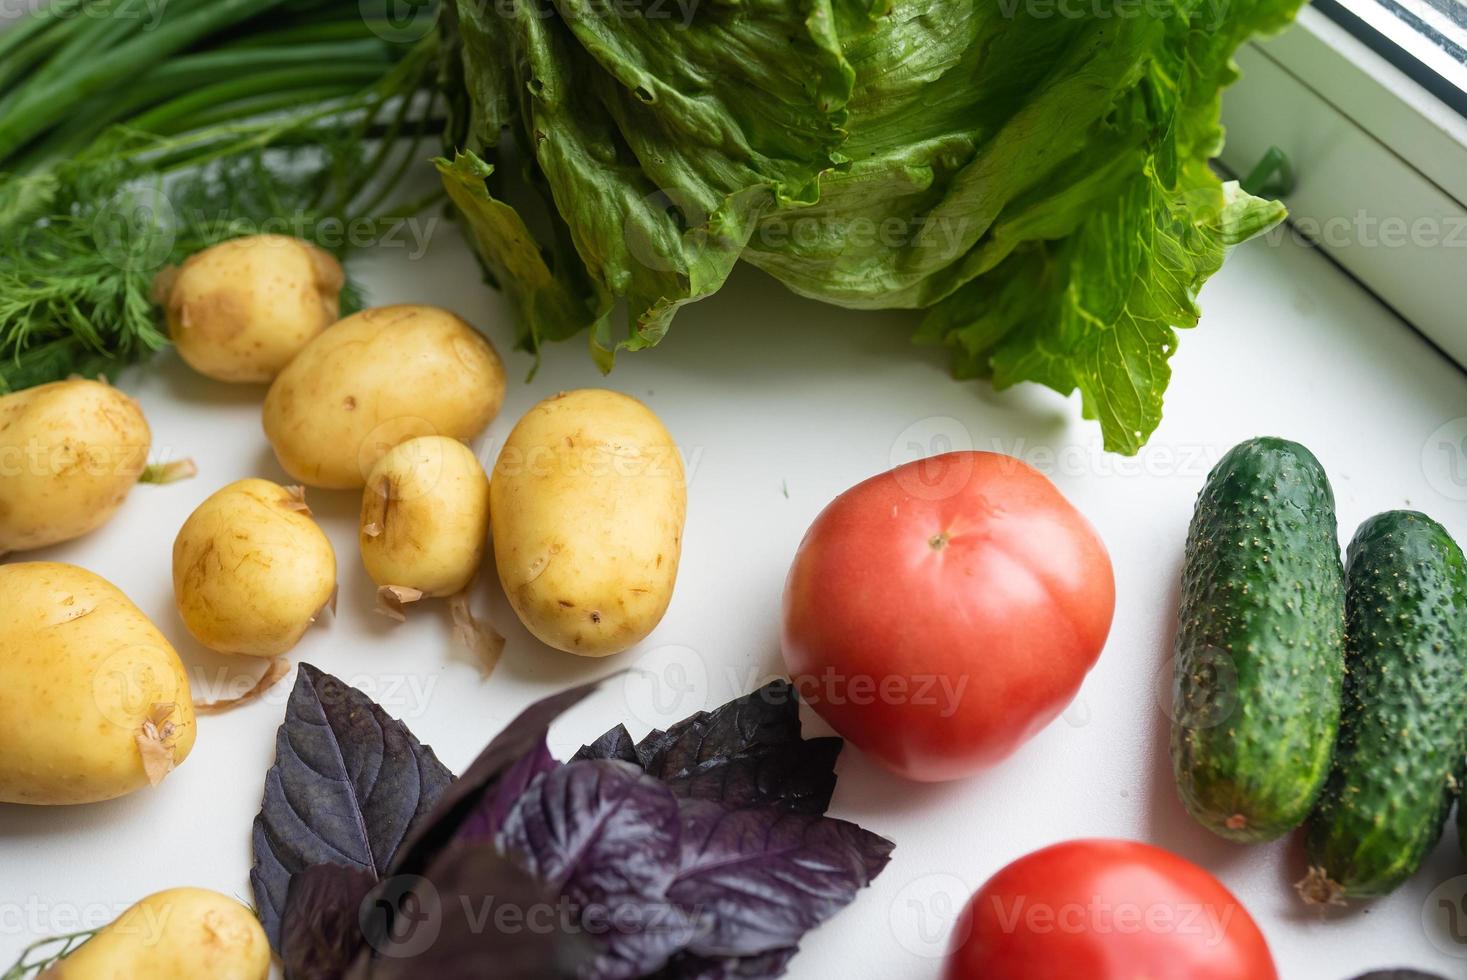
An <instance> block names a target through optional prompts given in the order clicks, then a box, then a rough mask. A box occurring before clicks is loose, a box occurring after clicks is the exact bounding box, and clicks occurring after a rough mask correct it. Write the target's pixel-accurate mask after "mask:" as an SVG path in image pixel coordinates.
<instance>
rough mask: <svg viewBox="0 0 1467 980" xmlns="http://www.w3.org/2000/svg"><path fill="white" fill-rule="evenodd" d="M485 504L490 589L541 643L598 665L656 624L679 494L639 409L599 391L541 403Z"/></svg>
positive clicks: (504, 455) (519, 428)
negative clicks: (494, 586) (495, 587)
mask: <svg viewBox="0 0 1467 980" xmlns="http://www.w3.org/2000/svg"><path fill="white" fill-rule="evenodd" d="M489 497H490V504H489V513H490V525H491V528H492V531H493V540H494V558H495V564H496V565H497V566H498V569H499V580H500V582H501V583H502V584H503V586H504V592H505V595H507V596H508V597H509V602H510V605H511V606H513V607H514V611H515V613H516V614H518V616H519V617H520V620H521V621H522V622H523V623H524V624H525V627H526V628H527V629H529V631H530V632H531V633H533V634H534V635H535V636H536V637H538V638H539V639H540V640H541V641H543V642H545V643H547V644H549V645H550V646H553V647H555V648H556V649H559V650H565V651H567V652H569V653H576V654H580V655H581V656H587V657H602V656H606V655H608V654H613V653H619V652H620V651H622V650H625V649H627V648H628V647H630V646H632V645H633V644H634V643H636V642H638V641H639V640H641V639H642V638H643V637H644V636H646V635H647V634H648V633H650V632H652V630H653V628H654V627H656V625H657V624H658V622H660V621H661V619H662V615H663V613H665V612H666V611H667V605H668V603H669V602H670V601H671V599H672V588H673V583H674V581H675V580H676V578H677V566H678V558H679V556H680V554H681V550H682V533H683V519H684V516H685V515H686V512H687V486H686V482H685V479H684V476H683V464H682V457H681V456H680V455H679V454H678V450H677V446H676V445H674V444H673V441H672V437H671V436H669V435H668V433H667V430H666V429H665V428H663V426H662V423H661V422H660V421H659V420H658V418H657V416H655V415H653V414H652V412H651V410H649V409H648V408H647V407H646V406H645V405H643V404H642V403H641V402H639V401H637V400H636V399H635V398H629V397H627V396H626V395H622V394H618V393H616V392H613V391H602V390H599V389H583V390H580V391H571V392H564V393H562V394H559V395H556V396H554V397H553V398H547V399H546V400H545V401H542V402H541V403H540V404H538V405H536V406H535V407H534V408H532V409H530V411H529V412H528V413H526V415H525V417H524V418H522V419H520V421H519V424H517V425H516V426H515V427H514V431H512V432H511V433H510V435H509V439H508V440H507V441H506V442H505V444H504V449H503V450H502V451H501V452H500V454H499V459H498V461H497V462H496V463H495V465H494V474H493V476H492V477H491V479H490V488H489Z"/></svg>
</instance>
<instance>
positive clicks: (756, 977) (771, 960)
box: [653, 946, 800, 980]
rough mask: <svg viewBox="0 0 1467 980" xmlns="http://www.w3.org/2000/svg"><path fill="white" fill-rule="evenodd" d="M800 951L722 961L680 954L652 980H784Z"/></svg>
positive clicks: (794, 948) (783, 950)
mask: <svg viewBox="0 0 1467 980" xmlns="http://www.w3.org/2000/svg"><path fill="white" fill-rule="evenodd" d="M799 951H800V949H799V947H798V946H790V947H787V948H785V949H776V950H774V951H772V952H768V953H760V954H759V955H758V956H737V957H723V958H714V957H709V956H698V955H697V954H695V953H679V954H677V955H676V956H674V957H673V958H672V959H671V960H669V961H668V963H667V966H665V967H663V968H662V969H661V970H660V971H658V973H657V975H656V977H655V978H653V980H769V978H772V977H782V976H784V975H785V973H786V972H787V971H788V970H789V965H790V960H792V959H794V958H795V954H796V953H798V952H799Z"/></svg>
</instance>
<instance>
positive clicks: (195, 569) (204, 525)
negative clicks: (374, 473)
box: [173, 479, 336, 657]
mask: <svg viewBox="0 0 1467 980" xmlns="http://www.w3.org/2000/svg"><path fill="white" fill-rule="evenodd" d="M335 592H336V553H335V552H334V551H332V549H331V542H330V541H329V540H327V538H326V535H325V534H324V533H322V531H321V529H320V528H319V527H317V526H316V522H315V521H313V520H311V518H310V511H309V510H308V509H307V508H306V505H305V502H304V499H303V497H302V495H301V493H300V490H299V488H294V489H288V488H286V487H282V486H279V485H277V484H274V483H271V482H270V481H269V480H253V479H251V480H240V481H238V482H237V483H231V484H229V486H227V487H224V488H223V489H221V490H219V491H217V492H215V493H214V495H213V496H211V497H209V498H208V499H207V500H205V501H204V502H203V503H202V504H199V507H198V509H197V510H195V511H194V512H193V513H192V514H190V515H189V518H188V520H187V521H184V524H183V527H182V528H180V529H179V532H178V538H177V539H176V540H175V541H174V542H173V597H174V599H175V600H176V601H177V603H178V613H179V615H180V616H182V617H183V623H184V625H185V626H187V627H188V631H189V632H190V633H192V634H193V635H194V638H195V639H197V640H198V641H199V642H200V643H202V644H204V646H206V647H209V648H210V649H213V650H218V651H220V652H221V653H244V654H249V655H251V656H256V657H273V656H276V655H278V654H282V653H284V652H286V651H287V650H289V649H290V648H291V647H293V646H295V645H296V643H297V642H298V641H299V640H300V638H301V634H302V633H304V632H305V631H306V627H308V626H310V625H311V622H312V621H313V620H314V619H315V618H316V616H317V615H318V614H319V613H320V612H321V610H322V609H323V608H325V607H326V605H327V604H328V603H329V602H330V601H331V598H332V596H333V595H334V594H335Z"/></svg>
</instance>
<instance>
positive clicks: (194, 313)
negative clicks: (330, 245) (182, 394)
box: [154, 235, 346, 384]
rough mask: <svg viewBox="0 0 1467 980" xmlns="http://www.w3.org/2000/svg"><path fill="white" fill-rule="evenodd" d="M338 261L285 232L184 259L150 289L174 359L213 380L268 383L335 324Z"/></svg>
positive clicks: (341, 281) (231, 242)
mask: <svg viewBox="0 0 1467 980" xmlns="http://www.w3.org/2000/svg"><path fill="white" fill-rule="evenodd" d="M345 282H346V277H345V275H344V274H343V273H342V271H341V263H339V262H337V261H336V258H335V257H334V256H333V255H332V254H331V253H330V252H327V251H325V250H324V249H321V248H318V247H317V246H315V245H313V244H311V243H310V242H306V241H302V240H301V239H299V238H290V237H288V236H286V235H250V236H248V237H245V238H234V239H230V240H229V241H226V242H220V243H219V244H218V245H215V246H212V247H211V248H206V249H204V250H203V251H202V252H198V253H195V254H194V255H191V256H189V258H188V259H187V261H185V262H184V263H183V265H182V266H180V267H179V268H177V269H170V270H168V271H167V272H166V273H164V274H163V275H162V276H159V278H158V281H157V282H156V283H155V285H154V292H155V298H156V299H157V300H158V302H159V303H161V304H162V305H163V309H164V313H165V314H166V316H167V319H168V334H169V336H170V337H172V338H173V344H174V346H175V347H177V348H178V353H179V356H180V357H182V358H183V359H184V360H185V361H186V362H188V365H189V366H190V367H192V368H193V369H194V370H195V371H198V372H199V373H200V374H203V375H207V376H208V377H211V378H215V379H217V380H219V381H238V382H254V383H256V384H258V383H262V382H266V381H270V380H272V379H273V378H274V377H275V376H276V375H277V374H279V373H280V369H281V368H283V367H285V365H286V364H289V363H290V359H291V358H293V357H295V355H296V354H298V353H300V351H301V348H302V347H304V346H306V344H307V343H309V342H310V340H311V338H313V337H315V336H316V335H317V334H319V333H320V332H321V331H322V330H325V329H326V328H327V327H329V326H330V325H331V324H333V323H335V322H336V318H337V316H338V315H339V310H340V302H341V287H342V286H343V285H344V284H345Z"/></svg>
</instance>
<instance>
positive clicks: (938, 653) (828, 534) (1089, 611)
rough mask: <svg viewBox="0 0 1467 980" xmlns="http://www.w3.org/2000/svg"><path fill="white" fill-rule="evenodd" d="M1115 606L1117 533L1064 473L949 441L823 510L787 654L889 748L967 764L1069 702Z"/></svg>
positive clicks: (795, 577)
mask: <svg viewBox="0 0 1467 980" xmlns="http://www.w3.org/2000/svg"><path fill="white" fill-rule="evenodd" d="M1114 611H1115V578H1114V575H1113V573H1112V571H1111V566H1110V558H1109V556H1107V554H1106V551H1105V545H1103V544H1102V543H1101V541H1100V538H1099V536H1097V535H1096V533H1095V529H1094V528H1092V527H1091V526H1090V524H1089V522H1087V521H1086V520H1085V518H1084V517H1082V516H1081V515H1080V513H1079V512H1078V511H1076V510H1075V508H1074V507H1072V506H1071V505H1070V503H1069V501H1067V500H1066V499H1065V498H1064V497H1063V496H1062V495H1061V494H1060V492H1059V490H1057V489H1056V488H1055V486H1054V484H1052V483H1050V482H1049V480H1048V479H1046V478H1045V477H1044V475H1043V474H1041V473H1040V472H1039V471H1038V470H1035V469H1034V468H1032V467H1030V466H1028V465H1027V464H1025V463H1023V462H1021V461H1019V460H1017V459H1014V458H1013V457H1012V456H1004V455H1001V454H998V453H979V452H958V453H946V454H943V455H941V456H934V457H931V458H930V459H924V460H918V461H916V462H914V463H908V464H907V465H905V466H899V467H897V468H896V469H894V470H892V471H891V472H889V473H883V474H882V475H880V476H877V477H872V478H871V479H869V480H867V481H866V482H864V483H861V484H859V485H857V486H855V487H852V488H851V489H850V490H847V491H846V492H845V493H843V494H841V495H840V496H839V497H837V498H836V499H835V500H834V501H833V502H831V504H830V506H828V507H826V508H825V510H824V511H822V512H821V514H820V516H819V517H817V518H816V519H815V523H814V524H813V525H811V526H810V530H809V531H808V532H806V534H805V540H804V541H803V542H801V544H800V548H799V551H798V552H797V553H796V555H795V562H794V567H792V568H791V569H790V575H789V581H788V583H787V584H786V586H785V593H784V634H783V645H784V658H785V664H786V666H787V667H788V668H789V671H790V675H791V676H792V677H793V678H794V680H795V684H796V686H797V688H798V690H799V692H800V695H801V697H802V698H804V700H806V701H807V702H809V703H810V704H811V706H812V707H814V709H815V710H816V711H818V712H819V713H820V714H821V715H822V716H823V717H824V718H825V719H826V721H828V722H830V724H831V725H832V726H834V727H835V729H836V731H838V732H840V733H841V734H842V735H844V736H845V737H846V738H848V739H850V740H851V741H852V742H854V743H855V744H856V745H858V746H860V747H861V748H862V749H863V750H865V751H866V752H868V753H870V754H871V755H872V756H873V757H875V758H876V759H877V760H879V761H880V762H881V763H883V764H884V765H886V766H887V767H889V768H891V769H893V770H895V771H896V772H898V773H900V774H902V775H904V776H907V777H909V778H911V779H919V780H924V781H935V780H943V779H956V778H958V777H961V776H966V775H969V774H970V773H972V772H974V771H976V770H978V769H981V768H983V767H984V766H987V765H990V764H992V763H994V762H996V761H998V760H999V759H1002V758H1003V757H1004V756H1006V755H1008V754H1009V753H1010V752H1012V751H1013V750H1014V749H1015V748H1017V747H1018V746H1019V745H1020V744H1021V743H1023V742H1024V741H1025V740H1026V739H1028V738H1029V737H1031V736H1032V735H1033V734H1034V733H1035V732H1037V731H1038V730H1039V729H1040V728H1043V727H1044V726H1045V725H1046V724H1048V723H1049V722H1050V721H1051V720H1053V719H1054V717H1055V715H1057V714H1059V713H1060V711H1062V710H1064V707H1065V705H1066V704H1068V703H1069V702H1070V700H1071V699H1072V698H1073V697H1074V696H1075V692H1076V691H1077V690H1079V687H1080V682H1081V681H1082V680H1084V678H1085V674H1086V672H1087V671H1089V670H1090V668H1091V667H1092V666H1093V665H1094V664H1095V660H1096V658H1097V657H1098V656H1100V649H1101V647H1102V646H1104V645H1105V637H1106V634H1107V633H1108V632H1109V631H1110V621H1111V614H1112V613H1113V612H1114Z"/></svg>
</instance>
